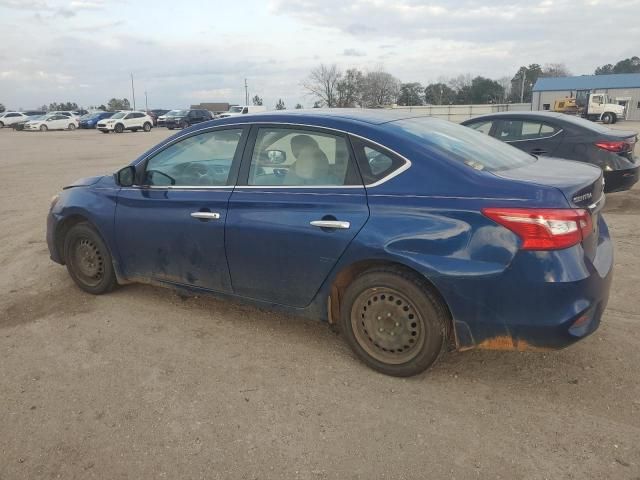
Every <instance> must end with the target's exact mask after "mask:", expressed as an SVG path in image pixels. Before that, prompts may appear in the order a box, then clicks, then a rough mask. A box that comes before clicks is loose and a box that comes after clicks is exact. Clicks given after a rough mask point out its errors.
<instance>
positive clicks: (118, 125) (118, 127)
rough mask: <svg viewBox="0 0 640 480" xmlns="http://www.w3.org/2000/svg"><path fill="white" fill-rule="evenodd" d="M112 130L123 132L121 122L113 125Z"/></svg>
mask: <svg viewBox="0 0 640 480" xmlns="http://www.w3.org/2000/svg"><path fill="white" fill-rule="evenodd" d="M113 131H114V132H116V133H122V132H124V125H122V124H121V123H118V124H116V126H115V127H113Z"/></svg>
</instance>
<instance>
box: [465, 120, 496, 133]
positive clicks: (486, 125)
mask: <svg viewBox="0 0 640 480" xmlns="http://www.w3.org/2000/svg"><path fill="white" fill-rule="evenodd" d="M467 126H468V127H469V128H473V129H474V130H475V131H476V132H480V133H484V134H485V135H489V132H491V127H492V126H493V120H487V121H485V122H477V123H472V124H469V125H467Z"/></svg>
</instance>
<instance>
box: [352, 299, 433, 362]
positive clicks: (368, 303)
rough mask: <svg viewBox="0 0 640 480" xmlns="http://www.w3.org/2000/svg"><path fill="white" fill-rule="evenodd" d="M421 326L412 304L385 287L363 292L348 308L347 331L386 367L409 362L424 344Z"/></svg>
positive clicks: (420, 316) (423, 332)
mask: <svg viewBox="0 0 640 480" xmlns="http://www.w3.org/2000/svg"><path fill="white" fill-rule="evenodd" d="M425 326H426V325H425V322H424V319H423V318H422V315H421V314H420V312H418V310H417V309H416V308H415V305H414V304H413V302H411V301H410V300H409V299H408V298H407V297H406V296H405V295H403V294H402V293H400V292H398V291H397V290H394V289H392V288H388V287H375V288H369V289H367V290H365V291H363V292H362V293H361V294H360V295H358V297H357V298H356V300H355V302H354V303H353V307H352V309H351V328H352V330H353V333H354V334H355V337H356V340H357V341H358V344H359V345H360V346H361V347H362V348H363V349H364V350H365V351H366V352H367V353H368V354H369V355H370V356H371V357H373V358H374V359H376V360H378V361H380V362H383V363H386V364H392V365H399V364H403V363H407V362H409V361H411V360H413V359H414V358H415V357H416V356H417V355H418V354H419V353H420V351H421V350H422V347H423V345H424V343H425V338H426V328H425Z"/></svg>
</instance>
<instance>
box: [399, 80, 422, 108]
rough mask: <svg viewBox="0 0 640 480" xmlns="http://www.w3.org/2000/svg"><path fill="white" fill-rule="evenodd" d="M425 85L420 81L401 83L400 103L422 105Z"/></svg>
mask: <svg viewBox="0 0 640 480" xmlns="http://www.w3.org/2000/svg"><path fill="white" fill-rule="evenodd" d="M423 95H424V87H423V86H422V85H421V84H420V83H418V82H411V83H403V84H401V85H400V95H399V96H398V105H403V106H412V105H422V103H423V101H422V98H423Z"/></svg>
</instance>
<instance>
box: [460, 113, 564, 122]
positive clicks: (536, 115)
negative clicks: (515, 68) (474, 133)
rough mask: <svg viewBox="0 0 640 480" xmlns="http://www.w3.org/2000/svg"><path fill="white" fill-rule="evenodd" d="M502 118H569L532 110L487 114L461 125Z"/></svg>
mask: <svg viewBox="0 0 640 480" xmlns="http://www.w3.org/2000/svg"><path fill="white" fill-rule="evenodd" d="M500 117H522V118H538V119H545V118H547V119H548V118H555V119H564V118H566V117H567V114H566V113H559V112H544V111H543V112H540V111H530V110H525V111H523V110H520V111H512V112H495V113H487V114H485V115H478V116H477V117H473V118H470V119H469V120H465V121H464V122H461V123H469V122H475V121H477V120H484V119H487V120H488V119H490V118H500Z"/></svg>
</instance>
